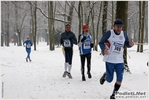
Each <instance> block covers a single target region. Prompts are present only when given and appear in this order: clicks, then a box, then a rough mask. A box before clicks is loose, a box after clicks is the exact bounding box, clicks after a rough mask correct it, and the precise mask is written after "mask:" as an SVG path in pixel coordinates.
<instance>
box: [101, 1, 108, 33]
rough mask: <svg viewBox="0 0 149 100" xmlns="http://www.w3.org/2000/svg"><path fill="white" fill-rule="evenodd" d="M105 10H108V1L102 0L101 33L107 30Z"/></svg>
mask: <svg viewBox="0 0 149 100" xmlns="http://www.w3.org/2000/svg"><path fill="white" fill-rule="evenodd" d="M107 12H108V1H103V16H102V17H103V19H102V34H104V33H106V31H107Z"/></svg>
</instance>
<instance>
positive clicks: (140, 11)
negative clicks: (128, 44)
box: [137, 1, 142, 52]
mask: <svg viewBox="0 0 149 100" xmlns="http://www.w3.org/2000/svg"><path fill="white" fill-rule="evenodd" d="M141 16H142V10H141V1H139V34H138V43H139V44H138V46H137V52H140V47H141V45H140V42H141V23H142V22H141Z"/></svg>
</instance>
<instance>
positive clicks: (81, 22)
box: [78, 1, 83, 34]
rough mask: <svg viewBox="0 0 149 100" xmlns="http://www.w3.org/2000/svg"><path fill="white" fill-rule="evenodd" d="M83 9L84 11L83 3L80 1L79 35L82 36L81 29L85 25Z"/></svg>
mask: <svg viewBox="0 0 149 100" xmlns="http://www.w3.org/2000/svg"><path fill="white" fill-rule="evenodd" d="M82 18H83V9H82V1H79V4H78V19H79V34H81V33H82V32H81V27H82V25H83V19H82Z"/></svg>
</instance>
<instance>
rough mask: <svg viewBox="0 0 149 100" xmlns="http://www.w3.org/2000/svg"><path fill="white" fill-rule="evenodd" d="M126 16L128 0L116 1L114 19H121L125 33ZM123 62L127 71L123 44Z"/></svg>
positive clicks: (125, 52) (125, 51)
mask: <svg viewBox="0 0 149 100" xmlns="http://www.w3.org/2000/svg"><path fill="white" fill-rule="evenodd" d="M127 18H128V1H117V9H116V19H122V20H123V22H124V27H123V30H124V31H125V32H126V33H127ZM123 58H124V64H125V69H126V70H127V71H129V67H128V63H127V48H126V46H124V54H123Z"/></svg>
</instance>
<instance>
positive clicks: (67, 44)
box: [60, 24, 77, 78]
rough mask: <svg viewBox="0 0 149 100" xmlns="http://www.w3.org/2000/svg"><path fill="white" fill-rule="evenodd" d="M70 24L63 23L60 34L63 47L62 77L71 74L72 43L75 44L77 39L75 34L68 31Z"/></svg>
mask: <svg viewBox="0 0 149 100" xmlns="http://www.w3.org/2000/svg"><path fill="white" fill-rule="evenodd" d="M70 28H71V27H70V25H69V24H67V25H65V32H63V33H62V34H61V38H60V43H61V45H62V46H63V48H64V56H65V72H64V74H63V77H66V75H68V77H69V78H72V76H71V72H70V71H71V67H72V56H73V44H76V45H77V39H76V36H75V34H74V33H73V32H72V31H70Z"/></svg>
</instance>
